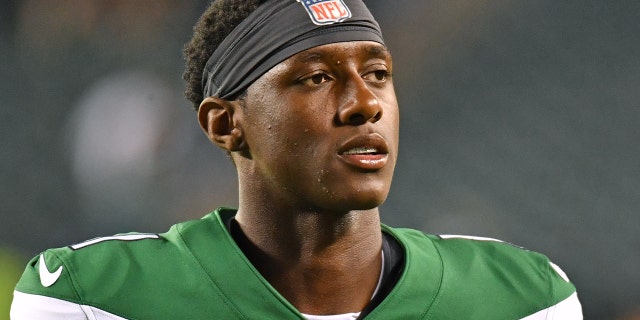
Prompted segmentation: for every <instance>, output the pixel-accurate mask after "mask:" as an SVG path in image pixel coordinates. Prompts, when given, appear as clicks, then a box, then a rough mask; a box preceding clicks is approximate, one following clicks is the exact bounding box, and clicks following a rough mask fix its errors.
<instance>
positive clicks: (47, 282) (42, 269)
mask: <svg viewBox="0 0 640 320" xmlns="http://www.w3.org/2000/svg"><path fill="white" fill-rule="evenodd" d="M38 264H39V265H40V266H39V268H38V272H39V273H40V283H42V285H43V286H45V287H50V286H52V285H53V284H54V283H56V281H58V278H60V275H61V274H62V266H60V267H58V270H56V271H55V272H49V269H48V268H47V264H46V263H45V262H44V254H41V255H40V260H39V262H38Z"/></svg>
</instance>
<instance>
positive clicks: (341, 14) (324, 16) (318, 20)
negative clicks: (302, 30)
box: [297, 0, 351, 26]
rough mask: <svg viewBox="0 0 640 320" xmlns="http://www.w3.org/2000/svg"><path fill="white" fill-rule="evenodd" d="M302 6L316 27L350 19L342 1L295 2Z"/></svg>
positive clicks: (303, 0) (311, 0)
mask: <svg viewBox="0 0 640 320" xmlns="http://www.w3.org/2000/svg"><path fill="white" fill-rule="evenodd" d="M297 1H298V2H300V3H302V5H304V8H305V9H306V10H307V13H308V14H309V17H311V21H313V23H314V24H317V25H320V26H321V25H326V24H333V23H337V22H342V21H344V20H347V19H349V18H351V11H350V10H349V8H348V7H347V5H346V4H345V3H344V1H343V0H297Z"/></svg>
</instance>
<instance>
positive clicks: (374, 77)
mask: <svg viewBox="0 0 640 320" xmlns="http://www.w3.org/2000/svg"><path fill="white" fill-rule="evenodd" d="M362 78H363V79H365V80H368V81H372V82H386V81H387V80H388V79H389V78H391V72H389V71H387V70H386V69H381V70H375V71H372V72H369V73H366V74H364V75H363V76H362Z"/></svg>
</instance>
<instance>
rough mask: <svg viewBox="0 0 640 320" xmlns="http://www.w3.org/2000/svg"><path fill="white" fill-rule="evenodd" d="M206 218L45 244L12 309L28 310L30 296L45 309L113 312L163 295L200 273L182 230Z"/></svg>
mask: <svg viewBox="0 0 640 320" xmlns="http://www.w3.org/2000/svg"><path fill="white" fill-rule="evenodd" d="M206 218H207V217H205V218H203V219H200V220H193V221H187V222H184V223H180V224H176V225H174V226H172V227H171V228H170V230H169V231H167V232H165V233H159V234H154V233H125V234H117V235H113V236H107V237H98V238H94V239H91V240H87V241H84V242H81V243H77V244H73V245H70V246H66V247H61V248H54V249H48V250H46V251H44V252H42V253H40V254H39V255H37V256H36V257H34V258H33V259H31V261H29V263H28V264H27V266H26V268H25V271H24V272H23V274H22V277H21V279H20V280H19V282H18V284H17V285H16V288H15V293H14V302H13V305H12V313H16V314H19V313H20V312H27V311H28V312H32V311H33V308H31V307H29V306H28V304H29V303H33V302H34V301H36V300H37V301H39V302H38V303H37V304H38V305H41V306H44V305H46V308H48V310H49V311H51V310H58V311H57V312H62V311H61V310H62V309H61V308H62V307H64V308H67V309H65V310H67V311H69V312H80V313H82V312H86V311H83V309H82V308H83V307H85V308H90V307H88V306H92V307H97V308H99V309H100V310H103V311H105V312H112V313H114V314H118V313H120V312H118V311H120V310H121V309H135V305H136V304H139V303H143V302H149V301H152V300H153V301H154V302H157V301H156V300H157V299H165V298H163V295H161V294H159V293H160V292H163V291H164V290H168V289H173V288H181V287H184V286H185V283H187V284H186V285H187V286H188V285H189V283H188V282H189V281H195V280H193V279H197V278H199V277H200V278H201V274H203V271H202V269H201V268H200V267H199V264H198V262H197V261H196V259H195V258H194V257H193V255H192V254H191V249H190V248H189V246H188V245H187V244H186V242H185V241H184V239H183V234H185V233H187V234H188V233H189V232H192V230H195V231H194V232H200V231H201V229H202V227H201V226H200V225H202V224H207V219H206ZM196 282H197V281H196ZM194 286H195V285H194ZM151 292H157V293H158V294H157V295H152V294H150V293H151ZM34 299H35V300H34ZM136 299H138V300H140V301H136ZM20 301H22V302H24V303H22V302H20ZM47 301H48V302H51V303H45V302H47ZM25 303H26V304H27V307H26V308H21V307H20V306H21V305H24V304H25ZM52 303H53V304H52ZM143 304H144V303H143ZM114 306H115V308H114ZM94 312H95V311H94ZM47 319H48V318H47ZM109 319H111V318H109Z"/></svg>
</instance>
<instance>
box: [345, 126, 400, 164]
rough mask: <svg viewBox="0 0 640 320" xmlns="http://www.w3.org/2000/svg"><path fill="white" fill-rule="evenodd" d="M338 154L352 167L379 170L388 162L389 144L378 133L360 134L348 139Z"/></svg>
mask: <svg viewBox="0 0 640 320" xmlns="http://www.w3.org/2000/svg"><path fill="white" fill-rule="evenodd" d="M338 156H339V158H340V159H341V160H343V161H344V162H345V163H347V164H348V165H350V166H352V167H356V168H359V169H362V170H366V171H373V170H379V169H382V168H383V167H384V166H385V165H386V164H387V160H388V156H389V146H388V145H387V142H386V141H385V140H384V138H382V136H380V135H379V134H377V133H372V134H367V135H360V136H356V137H354V138H352V139H349V140H347V141H346V142H345V143H344V144H343V145H342V146H341V147H340V149H339V150H338Z"/></svg>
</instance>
